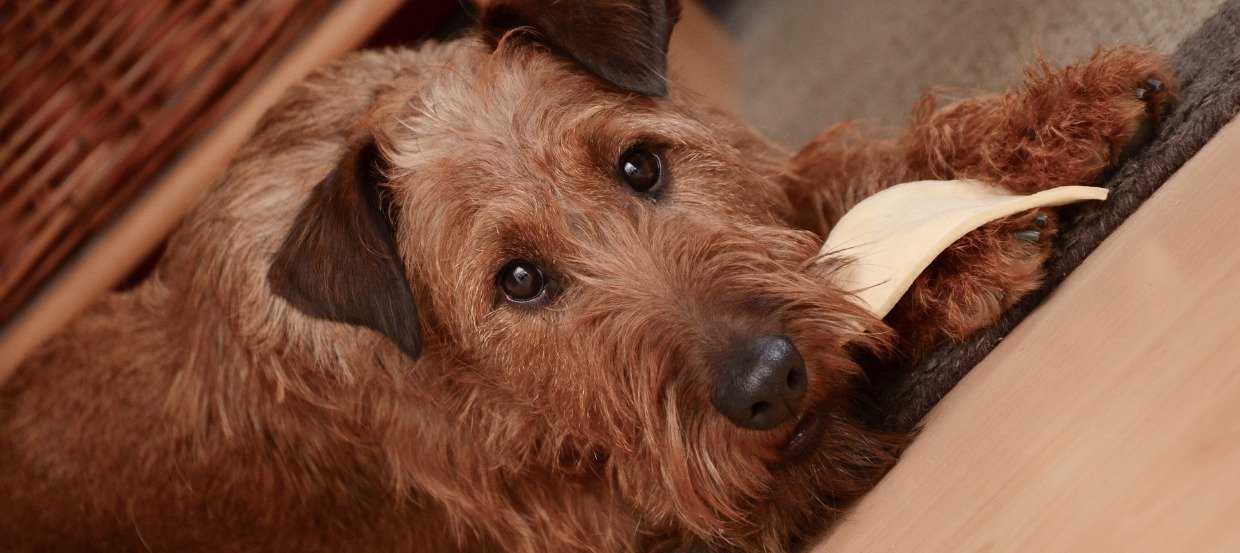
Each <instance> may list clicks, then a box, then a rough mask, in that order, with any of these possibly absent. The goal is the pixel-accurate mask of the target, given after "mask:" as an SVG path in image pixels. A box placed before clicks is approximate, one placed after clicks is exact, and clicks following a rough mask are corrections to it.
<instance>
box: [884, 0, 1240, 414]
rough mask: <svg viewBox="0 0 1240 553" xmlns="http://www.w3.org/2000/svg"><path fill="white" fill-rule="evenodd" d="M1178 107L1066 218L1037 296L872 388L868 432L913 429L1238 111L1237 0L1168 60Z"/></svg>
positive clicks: (1239, 25)
mask: <svg viewBox="0 0 1240 553" xmlns="http://www.w3.org/2000/svg"><path fill="white" fill-rule="evenodd" d="M1172 67H1173V68H1174V72H1175V75H1176V77H1177V78H1178V80H1179V83H1180V86H1181V96H1180V104H1179V106H1178V107H1176V108H1175V109H1174V111H1173V112H1172V113H1171V114H1170V115H1169V117H1167V118H1166V119H1165V122H1164V125H1163V127H1162V129H1160V131H1159V134H1158V136H1157V137H1156V138H1155V139H1154V141H1153V142H1151V143H1150V144H1149V146H1148V147H1146V148H1145V149H1144V150H1143V151H1142V152H1140V153H1138V154H1137V155H1136V156H1134V157H1132V158H1130V159H1128V160H1127V161H1126V162H1125V163H1124V164H1123V165H1122V166H1120V167H1119V168H1118V169H1117V170H1116V171H1115V172H1114V173H1113V174H1112V175H1111V176H1110V177H1109V178H1107V179H1106V183H1105V186H1106V187H1107V188H1109V189H1111V196H1110V199H1109V201H1107V202H1105V203H1103V204H1100V205H1101V207H1098V208H1077V209H1074V210H1070V211H1068V212H1066V216H1065V224H1064V228H1063V231H1062V232H1061V234H1060V236H1059V238H1058V243H1057V245H1056V249H1055V251H1054V253H1053V254H1052V255H1051V257H1050V259H1049V260H1048V261H1047V266H1046V268H1047V278H1046V282H1045V283H1044V284H1043V286H1042V288H1041V289H1040V290H1038V291H1037V292H1035V293H1034V294H1032V295H1031V296H1029V297H1028V298H1026V299H1025V300H1024V301H1022V302H1020V303H1019V304H1017V305H1015V306H1013V307H1012V309H1011V310H1009V311H1008V312H1007V313H1006V314H1004V316H1003V317H1002V318H1001V319H999V321H998V322H996V323H995V324H994V325H993V326H991V327H989V328H987V329H984V330H982V331H979V332H978V333H976V334H975V335H973V336H972V337H970V338H969V339H968V340H966V341H965V342H964V343H961V344H955V345H949V346H944V347H942V348H939V349H938V350H937V351H935V352H934V353H932V354H931V355H930V356H928V357H927V358H925V359H924V360H922V361H921V362H920V364H918V365H916V366H914V367H906V368H903V369H902V370H898V371H895V372H894V374H893V375H892V376H890V377H887V378H885V379H883V380H881V381H876V382H875V383H874V389H873V398H872V399H873V401H874V403H875V407H877V410H876V411H875V417H874V418H875V420H874V421H873V422H874V424H875V425H876V426H878V427H880V428H882V429H885V430H891V431H908V430H911V429H913V428H915V427H916V426H917V424H918V423H919V422H920V421H921V419H922V418H923V417H924V416H925V415H926V413H928V412H929V411H930V409H931V408H932V407H934V405H935V404H936V403H938V401H939V399H941V398H942V397H943V396H944V395H945V394H947V392H948V391H950V390H951V389H952V387H953V386H955V385H956V383H957V382H959V381H960V379H961V378H964V376H965V375H966V374H968V372H969V370H971V369H972V368H973V367H974V366H975V365H977V364H978V363H979V362H980V361H981V360H982V358H984V357H986V355H987V354H989V353H990V351H991V350H993V349H994V348H995V346H997V345H998V344H999V342H1000V341H1002V340H1003V338H1004V337H1005V336H1007V334H1008V333H1009V332H1011V331H1012V329H1013V328H1015V327H1016V325H1017V324H1018V323H1020V321H1021V320H1022V319H1024V318H1025V317H1026V316H1027V315H1028V314H1029V313H1030V312H1032V311H1033V310H1034V309H1035V308H1037V306H1038V304H1039V303H1041V302H1042V301H1043V300H1045V299H1046V297H1047V296H1048V295H1049V294H1050V292H1051V291H1052V290H1053V289H1054V288H1055V287H1056V286H1058V285H1059V284H1060V283H1061V282H1063V280H1064V279H1065V278H1067V276H1068V274H1069V273H1071V272H1072V270H1073V269H1075V268H1076V267H1077V266H1079V265H1080V264H1081V262H1082V261H1084V260H1085V257H1086V256H1088V255H1089V254H1090V252H1092V251H1093V250H1094V248H1096V247H1098V245H1099V244H1101V243H1102V241H1103V240H1104V239H1105V238H1106V237H1107V235H1109V234H1111V232H1112V231H1113V230H1115V229H1116V228H1117V227H1119V225H1120V224H1121V223H1123V222H1124V219H1126V218H1127V217H1128V216H1129V215H1131V214H1132V213H1133V212H1134V211H1136V210H1137V208H1138V207H1139V206H1140V205H1141V203H1142V202H1144V201H1145V200H1146V199H1147V198H1149V197H1150V195H1152V194H1153V193H1154V192H1155V191H1156V190H1158V187H1159V186H1161V185H1162V183H1163V182H1165V181H1166V180H1167V178H1168V177H1170V176H1171V174H1172V173H1174V172H1175V171H1176V170H1178V169H1179V168H1180V167H1181V166H1182V165H1184V163H1185V162H1186V161H1188V159H1189V158H1191V157H1192V156H1193V155H1194V154H1196V153H1197V151H1198V150H1200V149H1201V147H1202V146H1203V145H1204V144H1205V143H1206V141H1208V140H1209V139H1210V138H1211V137H1212V136H1214V134H1215V132H1217V131H1218V130H1219V129H1220V128H1222V127H1223V125H1225V124H1226V123H1227V122H1228V121H1230V120H1231V119H1232V118H1233V117H1234V116H1235V115H1236V113H1237V112H1238V111H1240V0H1229V1H1228V2H1226V3H1225V4H1224V5H1223V6H1222V8H1221V9H1220V11H1219V12H1218V13H1217V14H1215V15H1214V16H1212V17H1211V18H1210V19H1208V20H1207V21H1206V22H1205V23H1204V24H1203V25H1202V26H1201V28H1200V29H1198V30H1197V31H1196V32H1195V33H1194V34H1192V35H1191V36H1189V37H1188V38H1187V39H1185V40H1184V42H1183V43H1181V44H1180V46H1179V47H1178V48H1177V49H1176V51H1175V53H1174V54H1173V56H1172Z"/></svg>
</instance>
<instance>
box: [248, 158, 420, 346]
mask: <svg viewBox="0 0 1240 553" xmlns="http://www.w3.org/2000/svg"><path fill="white" fill-rule="evenodd" d="M385 170H386V168H385V163H384V161H383V159H382V157H381V153H380V151H379V148H378V147H377V146H376V144H375V143H374V141H373V139H368V140H367V141H364V142H361V143H360V144H357V145H355V146H352V147H350V148H349V149H348V151H347V152H346V153H345V154H344V156H343V158H342V159H341V160H340V162H339V164H337V166H336V168H335V169H333V170H332V171H331V173H328V175H327V176H326V177H324V178H323V180H322V181H321V182H319V184H318V185H317V186H315V187H314V190H313V191H312V192H311V194H310V199H309V200H307V201H306V204H305V205H304V206H302V208H301V212H300V213H298V214H297V217H296V218H295V219H294V220H293V226H292V229H290V230H289V233H288V236H286V237H285V238H284V243H283V245H281V246H280V250H279V251H278V252H277V253H276V256H275V259H274V261H273V262H272V264H271V269H270V270H269V272H268V273H267V279H268V282H270V284H271V288H272V290H273V291H274V292H275V293H276V295H278V296H280V297H282V298H284V299H285V300H287V301H288V302H289V303H290V304H292V306H293V307H294V308H296V309H297V310H298V311H301V312H303V313H305V314H307V315H310V316H313V317H318V318H321V319H327V320H331V321H338V322H342V323H348V324H353V325H358V326H364V327H366V328H370V329H372V330H375V331H377V332H379V333H380V334H383V335H384V336H386V337H388V338H389V339H390V340H392V342H394V343H395V344H396V345H397V346H399V347H400V349H402V350H404V352H405V353H407V354H409V356H410V357H413V358H416V357H417V356H418V351H419V349H420V348H421V333H420V331H419V323H418V312H417V308H416V307H415V306H414V299H413V292H412V290H410V288H409V280H408V279H407V278H406V276H405V269H404V264H403V263H402V262H401V259H400V256H399V254H398V253H397V248H396V233H395V223H394V222H393V221H394V217H395V216H396V215H397V213H396V212H395V211H394V208H395V207H396V206H394V205H393V204H392V203H391V202H390V192H389V191H388V189H387V188H386V176H385Z"/></svg>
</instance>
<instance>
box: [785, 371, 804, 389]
mask: <svg viewBox="0 0 1240 553" xmlns="http://www.w3.org/2000/svg"><path fill="white" fill-rule="evenodd" d="M804 383H805V373H803V372H801V371H797V370H792V371H788V387H789V388H799V387H800V386H801V384H804Z"/></svg>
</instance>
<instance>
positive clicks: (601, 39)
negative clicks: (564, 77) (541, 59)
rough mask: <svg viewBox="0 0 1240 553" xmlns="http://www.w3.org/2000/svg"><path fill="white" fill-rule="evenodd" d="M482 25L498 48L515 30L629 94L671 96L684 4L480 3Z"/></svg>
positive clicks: (606, 0) (617, 0) (636, 0)
mask: <svg viewBox="0 0 1240 553" xmlns="http://www.w3.org/2000/svg"><path fill="white" fill-rule="evenodd" d="M478 4H479V8H480V10H481V11H480V14H479V15H480V16H479V21H480V23H481V25H482V28H483V30H484V31H485V32H486V35H487V36H488V37H489V38H490V39H491V41H492V42H493V43H498V42H499V40H500V39H501V38H502V37H504V35H505V34H507V33H509V32H510V31H513V30H521V29H529V30H532V31H534V33H535V36H534V39H535V40H537V41H538V42H540V43H543V44H544V45H546V46H547V47H549V48H551V49H552V50H553V51H555V52H557V53H559V54H561V55H564V56H568V57H569V58H571V59H573V60H574V61H576V62H577V63H578V64H580V65H581V66H583V67H584V68H586V69H587V70H589V71H590V72H591V73H594V74H595V75H596V76H598V77H600V78H602V79H603V80H605V81H607V82H609V83H611V84H613V85H615V86H617V87H619V88H620V89H623V90H626V91H629V92H638V93H641V94H646V95H650V96H664V95H666V94H667V44H668V40H669V39H670V38H671V35H672V27H673V26H674V25H675V24H676V20H677V19H679V18H680V2H679V0H556V1H554V2H549V1H547V0H479V2H478Z"/></svg>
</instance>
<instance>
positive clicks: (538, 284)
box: [499, 260, 547, 303]
mask: <svg viewBox="0 0 1240 553" xmlns="http://www.w3.org/2000/svg"><path fill="white" fill-rule="evenodd" d="M499 287H500V288H501V289H502V290H503V291H504V295H505V296H508V299H509V300H512V301H515V302H521V303H525V302H529V301H533V300H535V299H538V297H539V296H542V294H543V291H544V290H545V289H546V287H547V282H546V279H545V278H544V277H543V273H542V270H540V269H539V268H538V266H537V265H534V264H533V263H530V262H529V261H521V260H518V261H511V262H509V263H508V264H507V265H504V268H503V269H501V270H500V272H499Z"/></svg>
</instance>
